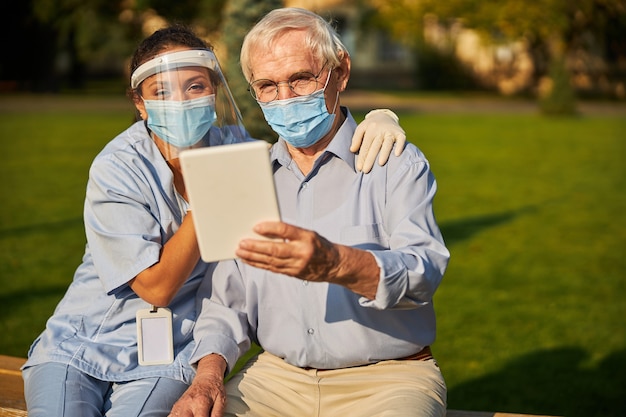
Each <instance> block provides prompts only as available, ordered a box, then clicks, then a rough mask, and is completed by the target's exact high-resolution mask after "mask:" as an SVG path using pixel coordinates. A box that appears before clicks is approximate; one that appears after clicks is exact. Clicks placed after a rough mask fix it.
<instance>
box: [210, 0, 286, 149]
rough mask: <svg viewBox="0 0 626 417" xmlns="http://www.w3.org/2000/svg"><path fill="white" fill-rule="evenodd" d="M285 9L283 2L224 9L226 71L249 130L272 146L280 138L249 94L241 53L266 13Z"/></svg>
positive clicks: (246, 0) (245, 2)
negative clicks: (251, 32)
mask: <svg viewBox="0 0 626 417" xmlns="http://www.w3.org/2000/svg"><path fill="white" fill-rule="evenodd" d="M282 6H283V1H282V0H229V1H228V3H227V4H226V7H225V8H224V15H223V17H224V21H223V25H222V40H223V43H224V46H225V49H226V51H227V58H226V62H225V65H224V66H225V69H224V71H225V73H226V76H227V78H228V85H229V86H230V88H231V90H232V93H233V96H234V98H235V101H236V102H237V105H238V106H239V109H240V110H241V113H242V116H243V118H244V124H245V126H246V129H248V131H249V132H250V134H251V135H252V136H253V137H255V138H258V139H264V140H267V141H268V142H271V143H273V142H275V141H276V134H275V133H274V132H273V131H272V130H271V128H270V127H269V126H268V124H267V123H266V122H265V118H264V117H263V113H262V112H261V109H260V107H259V106H258V105H257V103H256V102H255V101H254V100H253V99H252V96H250V93H249V92H248V83H247V82H246V80H245V78H244V76H243V73H242V71H241V67H240V65H239V52H240V51H241V45H242V43H243V38H244V37H245V36H246V33H248V31H249V30H250V29H251V28H252V26H253V25H254V24H255V23H256V22H257V21H258V20H259V19H260V18H261V17H263V16H264V15H265V14H266V13H268V12H269V11H271V10H273V9H276V8H279V7H282Z"/></svg>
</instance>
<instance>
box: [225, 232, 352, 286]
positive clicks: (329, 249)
mask: <svg viewBox="0 0 626 417" xmlns="http://www.w3.org/2000/svg"><path fill="white" fill-rule="evenodd" d="M254 231H255V232H257V233H259V234H261V235H263V236H265V237H269V238H272V239H277V240H272V241H264V240H254V239H245V240H243V241H242V242H240V245H239V249H238V250H237V252H236V253H237V256H239V257H240V258H241V259H242V260H243V261H244V262H246V263H247V264H249V265H252V266H254V267H257V268H262V269H266V270H268V271H272V272H276V273H280V274H285V275H289V276H292V277H296V278H300V279H303V280H306V281H316V282H319V281H328V280H329V278H330V277H333V276H334V275H336V274H337V268H338V266H339V260H340V256H339V251H338V250H337V248H336V247H335V245H333V244H332V243H331V242H329V241H328V240H327V239H325V238H324V237H322V236H320V235H319V234H317V233H316V232H313V231H310V230H305V229H302V228H299V227H296V226H292V225H289V224H286V223H281V222H263V223H260V224H258V225H257V226H256V227H255V228H254Z"/></svg>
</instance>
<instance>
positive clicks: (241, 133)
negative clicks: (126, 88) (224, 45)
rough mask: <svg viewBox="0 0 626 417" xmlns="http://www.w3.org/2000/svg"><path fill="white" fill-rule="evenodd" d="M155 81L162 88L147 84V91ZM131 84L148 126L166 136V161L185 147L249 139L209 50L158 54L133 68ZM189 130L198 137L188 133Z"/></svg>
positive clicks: (164, 152)
mask: <svg viewBox="0 0 626 417" xmlns="http://www.w3.org/2000/svg"><path fill="white" fill-rule="evenodd" d="M204 68H206V69H208V70H209V71H208V74H209V76H208V78H207V77H206V71H203V69H204ZM194 73H195V74H199V73H202V74H204V76H202V77H199V76H194ZM151 77H154V78H151ZM198 79H200V80H201V81H198ZM153 81H154V82H153ZM142 83H143V84H142ZM145 83H149V84H145ZM153 84H154V85H156V84H158V86H159V87H158V88H156V87H149V89H150V92H149V93H147V91H146V90H147V89H148V88H146V86H147V85H153ZM205 84H207V85H205ZM130 86H131V88H132V89H133V90H136V91H137V94H138V95H139V96H140V97H141V98H142V100H143V102H144V105H145V106H146V112H147V113H148V120H147V124H148V127H151V128H152V130H153V133H155V134H156V135H157V136H158V137H159V138H161V139H162V140H163V142H164V146H160V148H159V149H160V150H161V153H162V154H163V156H164V157H165V158H166V159H168V160H169V159H174V158H177V157H178V154H179V153H180V151H182V150H184V149H189V148H197V147H203V146H218V145H225V144H231V143H239V142H244V141H247V140H250V137H249V134H248V132H247V131H246V130H245V128H244V127H243V122H242V118H241V114H240V112H239V109H238V108H237V105H236V104H235V102H234V100H233V97H232V94H231V92H230V89H229V88H228V84H227V83H226V80H225V77H224V75H223V73H222V70H221V68H220V66H219V62H218V61H217V58H216V57H215V55H214V54H213V52H212V51H210V50H208V49H189V50H182V51H176V52H170V53H165V54H162V55H158V56H156V57H155V58H153V59H151V60H149V61H146V62H145V63H143V64H141V65H140V66H139V67H137V69H136V70H135V71H133V73H132V75H131V78H130ZM152 89H154V93H153V91H152ZM208 96H211V97H210V98H209V97H208ZM159 102H161V103H159ZM205 116H206V117H205ZM189 132H194V133H193V135H194V136H196V137H187V135H188V134H189Z"/></svg>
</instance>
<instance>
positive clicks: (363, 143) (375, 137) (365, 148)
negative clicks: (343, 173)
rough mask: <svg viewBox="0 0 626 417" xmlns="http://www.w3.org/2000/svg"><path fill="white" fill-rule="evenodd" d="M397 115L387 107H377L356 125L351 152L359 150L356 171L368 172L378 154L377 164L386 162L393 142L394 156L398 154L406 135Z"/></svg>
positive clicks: (400, 151) (381, 164)
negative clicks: (394, 146) (394, 147)
mask: <svg viewBox="0 0 626 417" xmlns="http://www.w3.org/2000/svg"><path fill="white" fill-rule="evenodd" d="M398 120H399V119H398V116H396V114H395V113H394V112H392V111H391V110H388V109H377V110H372V111H371V112H369V113H367V115H366V116H365V119H364V120H363V121H362V122H361V123H360V124H359V125H358V126H357V127H356V130H355V132H354V136H352V145H351V146H350V151H351V152H357V151H358V152H359V157H358V159H357V163H356V169H357V171H363V172H364V173H366V174H367V173H368V172H370V171H371V169H372V167H373V166H374V161H375V160H376V156H377V155H378V164H379V165H380V166H383V165H385V164H386V163H387V160H388V159H389V155H391V150H392V148H393V145H394V142H395V144H396V152H395V155H396V156H400V154H401V153H402V150H403V149H404V144H405V142H406V135H405V133H404V130H403V129H402V127H400V124H399V123H398Z"/></svg>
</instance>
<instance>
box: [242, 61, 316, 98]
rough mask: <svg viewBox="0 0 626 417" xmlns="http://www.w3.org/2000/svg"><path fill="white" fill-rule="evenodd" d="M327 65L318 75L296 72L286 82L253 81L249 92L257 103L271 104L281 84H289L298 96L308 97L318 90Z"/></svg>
mask: <svg viewBox="0 0 626 417" xmlns="http://www.w3.org/2000/svg"><path fill="white" fill-rule="evenodd" d="M327 63H328V62H326V63H325V64H324V65H323V66H322V69H321V70H320V72H318V73H317V75H314V74H312V73H310V72H306V71H304V72H296V73H295V74H293V75H292V76H291V77H289V79H288V80H285V81H279V82H276V81H272V80H266V79H260V80H255V81H252V82H251V83H250V85H249V86H248V91H249V92H250V94H251V95H252V97H253V98H254V99H255V100H256V101H259V102H261V103H269V102H270V101H274V100H276V98H277V97H278V86H279V85H280V84H287V85H288V86H289V89H290V90H291V91H293V93H294V94H295V95H297V96H307V95H309V94H312V93H314V92H315V91H316V90H317V85H318V84H319V81H318V78H319V77H320V75H322V72H323V71H324V68H326V64H327Z"/></svg>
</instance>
